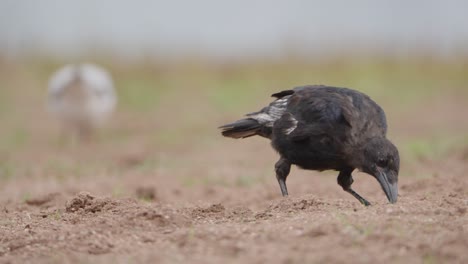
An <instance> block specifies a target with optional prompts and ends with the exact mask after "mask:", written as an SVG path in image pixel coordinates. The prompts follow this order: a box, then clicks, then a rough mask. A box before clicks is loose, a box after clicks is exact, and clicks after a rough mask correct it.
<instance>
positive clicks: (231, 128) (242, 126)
mask: <svg viewBox="0 0 468 264" xmlns="http://www.w3.org/2000/svg"><path fill="white" fill-rule="evenodd" d="M261 127H262V126H261V125H260V123H259V122H258V121H257V120H255V119H252V118H245V119H241V120H237V121H236V122H233V123H230V124H226V125H224V126H220V127H219V128H220V129H222V130H223V131H221V133H222V134H223V136H225V137H231V138H246V137H251V136H255V135H256V134H257V132H258V131H259V130H261Z"/></svg>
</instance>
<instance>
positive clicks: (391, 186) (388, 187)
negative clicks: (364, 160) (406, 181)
mask: <svg viewBox="0 0 468 264" xmlns="http://www.w3.org/2000/svg"><path fill="white" fill-rule="evenodd" d="M391 173H393V172H388V171H387V172H385V171H384V170H381V171H379V173H377V180H378V181H379V183H380V186H382V190H383V191H384V192H385V195H387V198H388V201H389V202H390V203H396V201H397V196H398V183H397V182H394V183H390V182H389V181H388V178H389V177H388V175H389V174H391Z"/></svg>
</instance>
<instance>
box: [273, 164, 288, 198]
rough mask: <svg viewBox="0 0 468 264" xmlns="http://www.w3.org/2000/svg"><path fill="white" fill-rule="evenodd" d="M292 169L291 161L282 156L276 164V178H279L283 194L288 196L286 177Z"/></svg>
mask: <svg viewBox="0 0 468 264" xmlns="http://www.w3.org/2000/svg"><path fill="white" fill-rule="evenodd" d="M290 170H291V163H290V162H289V161H288V160H286V159H284V158H280V160H278V162H276V164H275V171H276V179H277V180H278V183H279V186H280V188H281V193H282V194H283V196H288V188H287V187H286V178H287V177H288V175H289V171H290Z"/></svg>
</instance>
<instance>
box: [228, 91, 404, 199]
mask: <svg viewBox="0 0 468 264" xmlns="http://www.w3.org/2000/svg"><path fill="white" fill-rule="evenodd" d="M272 96H273V97H275V98H277V99H276V100H275V101H273V102H272V103H271V104H270V105H269V106H267V107H265V108H263V109H262V110H261V111H259V112H254V113H251V114H248V115H247V118H245V119H242V120H239V121H236V122H234V123H231V124H228V125H225V126H222V127H221V129H223V131H222V133H223V135H224V136H227V137H233V138H243V137H249V136H253V135H260V136H263V137H266V138H269V139H271V143H272V146H273V148H274V149H276V150H277V151H278V153H279V154H280V160H279V161H278V162H277V163H276V166H275V170H276V175H277V179H278V182H279V184H280V188H281V191H282V193H283V195H287V194H288V192H287V188H286V177H287V176H288V174H289V171H290V166H291V165H293V164H294V165H297V166H299V167H301V168H303V169H308V170H319V171H321V170H337V171H339V172H340V174H339V176H338V183H339V184H340V185H341V186H342V187H343V189H344V190H345V191H347V192H349V193H351V194H352V195H353V196H355V197H356V198H357V199H358V200H359V201H360V202H361V203H363V204H365V205H368V204H369V202H367V201H366V200H365V199H364V198H362V197H361V196H359V195H358V194H357V193H356V192H354V191H353V190H352V189H351V184H352V182H353V179H352V176H351V172H352V171H353V170H354V169H356V168H357V169H359V170H361V171H364V172H366V173H368V174H371V175H373V176H374V177H376V179H377V180H378V181H379V183H380V184H381V186H382V188H383V190H384V192H385V193H386V195H387V198H388V199H389V201H390V202H392V203H393V202H396V199H397V193H398V189H397V181H398V171H399V155H398V150H397V149H396V147H395V146H394V145H393V144H392V143H391V142H390V141H389V140H387V139H386V132H387V121H386V118H385V113H384V111H383V110H382V108H381V107H380V106H378V105H377V104H376V103H375V102H374V101H373V100H371V99H370V98H369V97H368V96H367V95H365V94H363V93H361V92H358V91H355V90H352V89H347V88H337V87H329V86H317V85H309V86H302V87H297V88H294V89H292V90H285V91H282V92H279V93H276V94H273V95H272Z"/></svg>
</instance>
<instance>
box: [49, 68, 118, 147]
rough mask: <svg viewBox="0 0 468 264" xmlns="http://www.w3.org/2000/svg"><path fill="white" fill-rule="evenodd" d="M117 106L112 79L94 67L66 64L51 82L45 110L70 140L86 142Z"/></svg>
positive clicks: (102, 70)
mask: <svg viewBox="0 0 468 264" xmlns="http://www.w3.org/2000/svg"><path fill="white" fill-rule="evenodd" d="M116 103H117V96H116V94H115V90H114V84H113V81H112V77H111V76H110V74H109V73H108V72H107V71H106V70H104V69H103V68H101V67H98V66H96V65H93V64H69V65H66V66H64V67H62V68H60V69H59V70H58V71H57V72H55V73H54V74H53V75H52V77H51V78H50V81H49V89H48V101H47V106H48V109H49V111H50V112H51V113H52V114H54V115H55V116H56V117H57V118H58V119H59V121H60V122H61V123H62V125H63V127H64V129H66V131H65V132H67V133H69V132H70V133H72V137H73V138H75V137H76V136H77V137H78V138H79V139H86V138H89V136H90V135H91V134H92V133H93V131H94V130H95V129H96V128H97V127H99V126H101V125H102V124H103V123H104V121H106V119H108V118H109V116H110V114H111V113H112V112H113V111H114V109H115V106H116Z"/></svg>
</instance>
